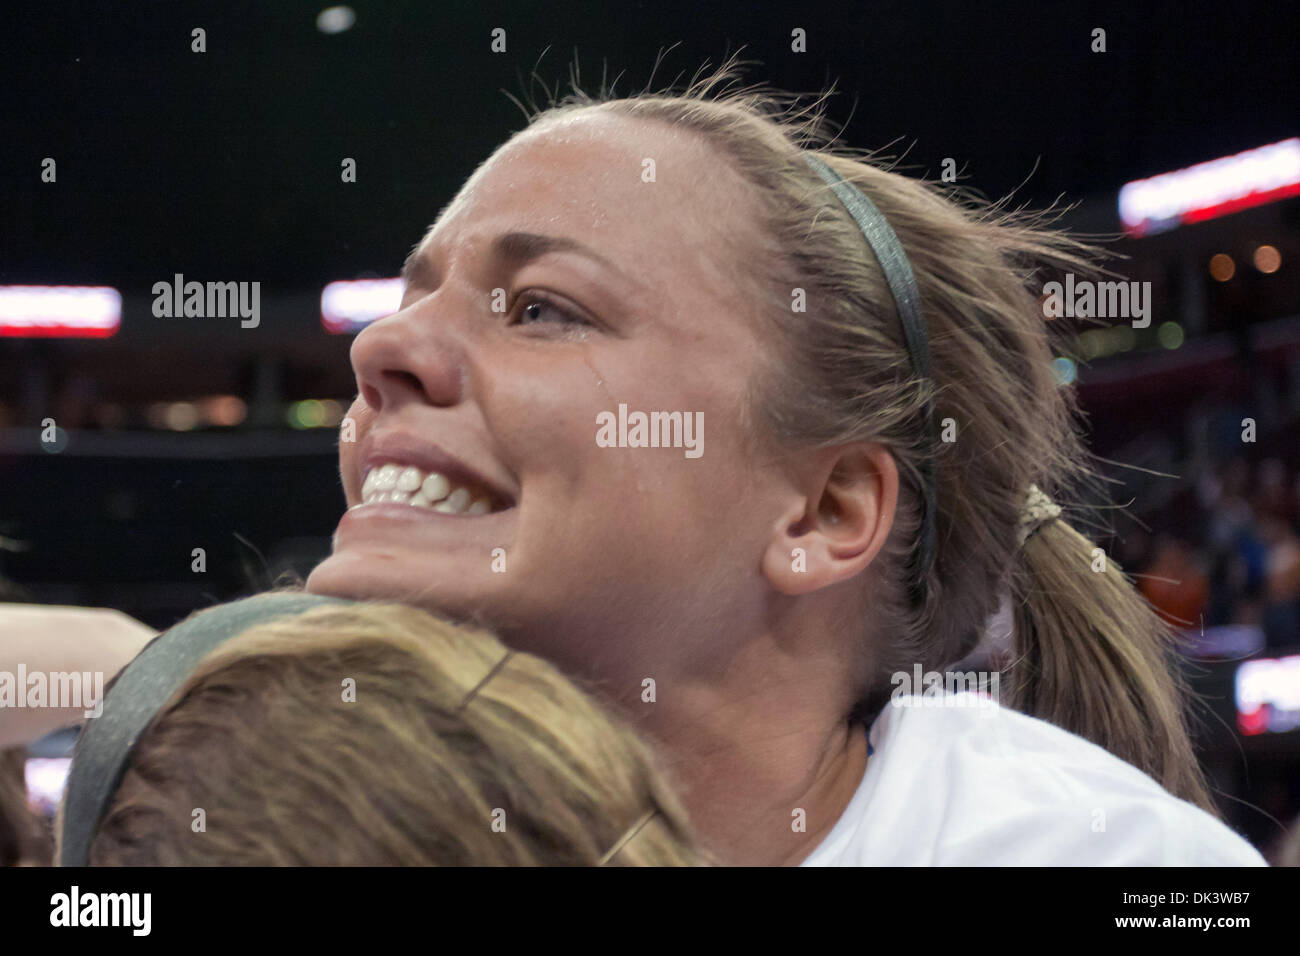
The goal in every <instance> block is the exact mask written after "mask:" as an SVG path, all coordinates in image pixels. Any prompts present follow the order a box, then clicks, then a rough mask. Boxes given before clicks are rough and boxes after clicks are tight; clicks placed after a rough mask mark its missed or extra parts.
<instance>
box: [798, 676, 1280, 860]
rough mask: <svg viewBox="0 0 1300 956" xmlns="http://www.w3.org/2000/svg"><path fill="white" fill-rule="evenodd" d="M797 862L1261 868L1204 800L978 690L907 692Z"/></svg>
mask: <svg viewBox="0 0 1300 956" xmlns="http://www.w3.org/2000/svg"><path fill="white" fill-rule="evenodd" d="M868 739H869V740H870V742H871V746H872V748H873V749H872V755H871V757H870V758H869V759H868V760H867V770H866V773H865V774H864V775H863V777H862V783H861V784H860V785H859V786H858V789H857V792H856V793H855V794H854V796H853V798H852V800H850V801H849V805H848V806H847V807H846V808H845V810H844V813H843V814H842V815H841V817H840V819H839V821H838V822H837V823H836V824H835V826H834V828H833V829H832V830H831V832H830V833H829V834H827V836H826V838H825V839H824V840H823V841H822V842H821V843H820V844H819V845H818V847H817V849H815V850H814V851H813V852H812V854H811V855H810V856H809V857H808V858H807V859H805V860H804V861H803V863H802V864H801V865H802V866H1264V865H1266V864H1265V861H1264V858H1263V857H1262V856H1260V854H1259V852H1258V851H1256V850H1255V849H1254V847H1252V846H1251V845H1250V844H1249V843H1247V842H1246V841H1245V840H1243V839H1242V838H1241V837H1240V836H1238V835H1237V834H1235V833H1234V832H1232V830H1230V829H1229V828H1228V827H1227V826H1225V825H1224V824H1223V823H1221V822H1219V821H1218V820H1216V819H1215V818H1214V817H1212V816H1210V814H1208V813H1206V812H1205V811H1203V810H1201V809H1200V808H1198V807H1196V806H1194V805H1192V804H1190V803H1188V802H1186V801H1184V800H1179V799H1178V798H1177V797H1174V796H1173V795H1172V794H1170V793H1169V792H1168V791H1167V790H1165V789H1164V788H1162V787H1161V786H1160V785H1159V784H1158V783H1156V782H1155V780H1153V779H1152V778H1151V777H1148V776H1147V775H1146V774H1144V773H1142V771H1140V770H1138V769H1137V768H1136V767H1134V766H1132V765H1130V764H1128V763H1125V762H1124V761H1123V760H1121V759H1119V758H1118V757H1116V756H1114V755H1113V754H1111V753H1109V752H1108V751H1106V750H1103V749H1102V748H1101V747H1098V746H1096V745H1095V744H1092V743H1090V742H1089V741H1087V740H1084V739H1083V738H1082V737H1078V736H1075V735H1074V734H1071V733H1069V732H1067V731H1065V730H1062V729H1061V728H1059V727H1056V726H1054V725H1053V724H1049V723H1047V722H1046V721H1043V720H1039V719H1037V718H1035V717H1028V716H1026V715H1024V714H1021V713H1018V712H1016V711H1013V710H1009V709H1007V708H1003V707H999V706H998V705H997V704H996V703H994V702H993V701H992V700H991V699H989V698H987V697H982V696H980V695H977V694H973V693H959V694H949V695H946V696H944V697H917V696H914V697H900V698H898V699H896V700H893V701H891V702H890V704H889V705H887V706H886V707H885V709H884V710H883V711H882V712H881V714H880V716H879V717H877V718H876V720H875V722H874V723H873V724H872V725H871V730H870V733H869V735H868Z"/></svg>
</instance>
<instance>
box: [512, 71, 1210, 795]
mask: <svg viewBox="0 0 1300 956" xmlns="http://www.w3.org/2000/svg"><path fill="white" fill-rule="evenodd" d="M739 67H740V63H739V62H738V61H735V59H734V58H733V59H732V60H731V61H729V62H728V63H726V64H724V65H723V66H722V67H721V68H720V69H718V70H717V71H715V72H713V73H712V74H711V75H707V76H704V77H703V78H699V77H698V76H697V78H696V79H695V80H693V81H692V82H691V83H690V84H689V86H688V88H687V89H686V90H685V91H684V92H680V93H673V92H665V93H652V92H643V93H639V94H636V95H632V96H628V97H623V98H615V97H614V96H613V95H612V93H608V92H606V91H605V90H603V89H602V91H601V92H600V93H598V94H596V95H594V96H593V95H590V94H588V93H586V92H584V91H583V90H582V89H581V88H580V86H579V81H578V79H577V77H576V75H575V76H574V78H573V81H572V83H573V88H574V92H573V93H572V94H571V95H568V96H566V97H564V98H563V99H560V100H558V101H553V102H552V104H551V105H550V106H549V107H548V108H546V109H541V110H538V109H536V108H535V107H534V109H533V111H532V113H531V114H530V128H536V127H539V126H541V125H543V124H546V123H548V122H550V121H552V120H555V119H558V118H561V117H564V116H571V115H573V114H574V113H575V112H578V111H582V112H591V113H595V114H601V115H615V116H621V117H628V118H635V119H643V120H647V121H652V122H658V123H664V124H668V125H669V126H671V127H673V128H675V129H685V130H692V131H694V132H695V133H697V134H698V135H699V136H701V137H702V138H703V139H704V140H705V141H706V142H707V143H709V144H711V145H712V147H713V148H714V149H715V150H716V152H717V153H718V155H719V157H720V158H719V161H720V162H725V163H729V164H730V165H731V166H732V167H734V169H735V170H736V171H737V172H738V173H739V174H740V175H741V176H742V177H743V178H744V179H745V180H746V182H747V183H748V184H749V187H750V196H751V198H752V201H753V204H754V208H755V209H757V210H758V216H759V217H760V221H759V222H757V223H756V224H755V225H756V230H755V233H754V235H753V237H752V238H751V240H750V241H751V242H752V243H755V244H756V248H757V250H758V251H757V252H756V253H753V254H751V255H747V256H745V257H744V263H743V265H744V268H746V269H748V270H751V271H750V273H749V275H750V280H751V286H750V288H751V289H752V290H753V294H754V295H755V296H757V297H758V305H759V307H760V309H761V311H762V313H763V314H764V315H765V316H766V317H768V318H769V319H770V323H769V324H768V326H767V330H768V333H769V334H770V337H771V340H772V343H773V345H774V348H772V349H771V350H769V359H768V363H767V367H766V368H765V369H764V370H763V372H762V374H761V375H760V377H759V379H758V380H757V381H755V382H754V383H753V387H754V402H753V405H754V407H755V408H756V409H757V410H758V411H759V412H760V413H761V418H760V419H759V421H761V422H763V423H765V424H766V426H767V427H766V428H765V429H762V431H763V433H764V434H765V436H766V440H767V441H769V442H770V443H771V444H770V447H771V448H773V449H774V450H776V451H777V452H778V453H786V454H788V453H789V451H790V450H791V449H795V450H797V449H799V448H801V447H810V446H813V447H817V446H831V445H836V444H840V443H849V442H860V441H871V442H881V443H883V444H884V445H886V446H887V447H888V448H889V449H890V450H891V451H892V454H893V455H894V458H895V460H896V461H897V463H898V467H899V472H900V476H901V482H902V488H901V489H900V495H899V506H898V512H897V515H896V518H895V525H894V528H893V531H892V533H891V536H890V539H889V541H888V543H887V546H886V549H885V551H884V553H883V555H882V557H881V559H879V560H877V562H876V563H875V564H874V565H873V570H872V572H871V573H870V575H869V581H868V582H867V585H866V586H865V587H864V590H863V601H864V605H863V606H864V614H863V616H862V636H863V641H862V647H863V648H864V651H867V650H868V649H869V651H870V655H869V657H870V660H871V665H872V666H871V673H870V676H869V678H868V679H867V680H865V681H864V685H863V686H862V687H861V695H860V699H859V705H858V707H857V708H856V711H857V715H859V716H861V715H865V714H867V713H870V712H871V711H873V710H874V709H875V708H877V707H879V706H880V705H881V703H883V701H884V700H885V699H886V698H887V697H888V694H889V685H888V679H889V675H890V673H892V672H895V671H898V670H910V669H911V667H912V666H913V665H914V664H917V663H919V664H921V665H922V666H923V667H924V668H925V669H926V670H930V669H942V668H943V667H944V666H947V665H951V664H954V663H956V662H958V661H960V660H961V659H962V658H963V657H965V656H966V655H967V654H969V653H970V652H971V651H972V650H973V648H974V647H975V646H976V644H977V643H978V642H979V640H980V638H981V636H982V633H983V628H984V625H985V622H986V621H987V620H988V619H989V618H990V617H991V615H992V614H993V613H994V611H995V610H996V609H997V605H998V601H999V596H1000V595H1001V594H1003V593H1009V594H1010V598H1011V604H1012V607H1013V614H1014V620H1015V638H1014V640H1015V649H1016V657H1015V660H1014V662H1013V663H1012V665H1011V667H1010V668H1009V674H1008V680H1007V681H1005V682H1004V683H1006V684H1008V685H1009V686H1010V688H1011V693H1010V697H1011V699H1010V701H1009V703H1010V704H1011V705H1012V706H1013V707H1016V708H1018V709H1020V710H1023V711H1024V712H1026V713H1029V714H1031V715H1034V716H1037V717H1041V718H1044V719H1046V720H1049V721H1052V722H1053V723H1056V724H1058V725H1059V726H1061V727H1064V728H1065V729H1066V730H1069V731H1072V732H1074V733H1077V734H1079V735H1081V736H1083V737H1086V738H1088V739H1089V740H1092V741H1093V742H1095V743H1097V744H1099V745H1101V746H1102V747H1105V748H1107V749H1109V750H1110V751H1112V752H1113V753H1115V754H1116V755H1118V756H1119V757H1121V758H1123V759H1124V760H1126V761H1128V762H1130V763H1132V764H1134V765H1135V766H1137V767H1139V768H1140V769H1142V770H1144V771H1145V772H1147V773H1148V774H1150V775H1151V776H1152V777H1154V778H1155V779H1156V780H1157V781H1159V782H1160V783H1161V784H1162V785H1163V786H1164V787H1165V788H1166V789H1168V790H1169V791H1170V792H1172V793H1173V794H1175V795H1176V796H1179V797H1182V798H1184V799H1186V800H1189V801H1192V802H1194V803H1196V804H1198V805H1200V806H1202V807H1204V808H1206V809H1208V810H1211V812H1213V809H1214V808H1213V804H1212V803H1211V801H1210V798H1209V796H1208V794H1207V792H1206V788H1205V783H1204V780H1203V777H1202V774H1201V771H1200V769H1199V767H1198V765H1197V763H1196V759H1195V755H1194V752H1193V749H1192V745H1191V741H1190V738H1189V735H1188V732H1187V725H1186V723H1185V715H1184V713H1183V698H1184V694H1185V689H1184V687H1183V684H1182V681H1181V678H1180V677H1179V675H1178V674H1177V672H1176V671H1175V666H1174V663H1173V661H1172V660H1171V655H1170V650H1171V643H1170V641H1171V632H1170V631H1169V629H1168V628H1167V627H1166V626H1165V625H1164V624H1163V623H1162V622H1161V621H1160V619H1159V618H1158V617H1157V615H1156V614H1155V613H1154V612H1153V611H1152V609H1151V608H1150V606H1149V605H1148V604H1147V603H1146V601H1145V600H1144V599H1143V598H1142V597H1141V596H1140V595H1139V594H1138V593H1137V592H1136V591H1135V590H1134V588H1133V587H1132V586H1131V583H1130V582H1129V581H1128V579H1127V578H1126V577H1125V576H1124V574H1123V572H1122V571H1121V569H1120V568H1119V567H1118V566H1117V565H1116V564H1115V563H1114V562H1113V561H1110V560H1109V559H1107V561H1106V565H1105V570H1104V571H1096V572H1094V570H1093V564H1094V556H1093V548H1094V545H1093V543H1092V542H1091V541H1089V540H1088V539H1087V538H1086V537H1085V536H1084V535H1082V534H1080V533H1079V532H1077V531H1076V530H1075V529H1074V528H1073V527H1071V525H1070V524H1069V523H1067V521H1066V520H1064V519H1061V520H1055V521H1052V522H1051V523H1049V524H1048V525H1046V526H1045V527H1043V528H1042V529H1040V530H1039V531H1038V533H1036V534H1034V535H1033V536H1032V537H1031V538H1030V539H1029V541H1028V542H1026V543H1025V544H1024V546H1023V547H1021V546H1020V545H1019V542H1018V535H1017V532H1018V519H1019V515H1020V512H1021V509H1022V507H1023V505H1024V503H1025V499H1026V495H1027V493H1028V490H1029V488H1030V486H1032V485H1037V486H1039V487H1040V488H1042V489H1043V490H1044V491H1045V492H1046V493H1048V494H1049V495H1051V496H1052V498H1053V499H1055V500H1057V501H1060V502H1062V503H1063V504H1065V505H1066V507H1067V514H1069V513H1074V514H1079V515H1082V514H1083V511H1082V509H1081V508H1080V507H1078V506H1077V505H1074V506H1073V507H1072V502H1074V501H1075V500H1076V499H1082V498H1084V497H1085V492H1087V493H1091V492H1092V491H1093V490H1095V488H1096V487H1097V486H1098V479H1097V476H1096V472H1095V471H1094V469H1093V468H1092V467H1091V465H1090V460H1089V456H1088V454H1087V453H1086V451H1085V449H1084V447H1083V444H1082V441H1081V439H1080V437H1079V428H1078V421H1079V418H1078V413H1077V409H1076V407H1075V404H1074V396H1073V394H1072V393H1071V392H1070V391H1069V390H1067V389H1065V388H1062V387H1061V386H1060V385H1059V383H1058V381H1057V378H1056V375H1055V373H1054V371H1053V369H1052V365H1051V363H1052V360H1053V357H1054V356H1053V350H1052V347H1051V343H1050V342H1049V331H1050V330H1049V327H1048V326H1049V323H1048V322H1046V321H1045V320H1044V318H1043V315H1042V311H1041V308H1040V307H1039V305H1038V297H1037V292H1036V290H1035V281H1036V280H1037V279H1039V278H1041V277H1042V276H1043V275H1044V274H1045V273H1059V272H1063V271H1070V270H1072V271H1075V272H1076V273H1083V274H1089V273H1092V274H1095V273H1096V272H1097V271H1098V267H1097V266H1096V265H1095V264H1094V263H1095V261H1096V260H1097V258H1098V257H1099V255H1100V253H1099V252H1098V250H1095V249H1093V248H1091V247H1089V246H1087V245H1085V244H1083V243H1080V242H1078V241H1076V240H1074V239H1072V238H1070V237H1068V236H1067V235H1065V234H1064V233H1062V232H1058V231H1056V230H1054V229H1052V228H1050V221H1049V220H1048V219H1046V218H1045V217H1043V216H1041V215H1040V216H1032V215H1029V214H1024V213H1011V212H1008V211H1006V210H1005V209H1004V208H1003V204H1002V203H997V204H988V203H986V202H983V201H980V200H978V199H976V198H975V197H973V196H971V195H968V194H966V193H965V192H962V191H960V190H953V191H950V192H946V191H944V190H943V189H942V188H940V187H939V186H937V185H935V184H932V183H928V182H924V181H921V180H918V179H913V178H909V177H906V176H903V175H900V174H898V173H895V172H893V171H891V170H890V169H888V168H886V166H885V164H883V163H881V162H878V161H877V160H876V159H875V158H874V157H873V156H871V155H870V154H868V153H865V152H860V151H858V152H855V151H851V150H848V149H846V148H843V147H837V146H835V145H834V137H833V135H832V132H831V130H830V128H829V124H828V123H827V121H826V118H825V115H824V104H825V99H826V98H825V96H822V97H821V98H819V99H818V101H816V102H814V103H813V104H812V105H811V106H799V105H798V100H797V98H795V97H790V96H788V95H787V94H778V93H774V92H771V91H769V90H766V89H765V88H763V87H762V86H761V85H754V86H748V87H739V88H737V87H736V86H735V83H736V80H737V78H738V75H739ZM810 151H811V152H813V153H814V154H815V155H816V156H818V157H820V158H821V159H822V160H823V161H824V162H826V163H827V164H829V165H830V166H831V168H832V169H834V170H835V172H837V173H838V174H839V175H840V176H842V177H843V178H844V179H845V180H847V181H849V182H850V183H852V184H853V185H855V186H856V187H857V188H858V189H860V190H861V191H862V192H863V193H865V194H866V195H867V197H868V198H870V199H871V201H872V202H873V203H874V204H875V205H876V206H877V207H878V208H879V210H880V211H881V212H882V213H883V214H884V216H885V218H886V219H887V220H888V222H889V224H890V225H891V226H892V227H893V230H894V232H895V233H896V234H897V235H898V238H899V240H900V241H901V243H902V245H903V247H904V249H905V250H906V254H907V256H908V258H909V259H910V260H911V265H912V269H913V271H914V272H915V275H916V282H917V285H918V287H919V291H920V299H921V307H922V311H923V315H924V320H925V324H926V326H927V329H928V333H929V340H930V349H931V355H932V367H933V372H932V378H933V380H932V383H925V382H920V381H918V380H917V379H916V378H915V377H914V375H913V373H912V366H911V362H910V360H909V356H908V352H907V350H906V346H905V342H904V338H903V332H902V328H901V325H900V321H899V317H898V314H897V312H896V309H895V305H894V301H893V298H892V296H891V294H890V291H889V288H888V286H887V285H886V283H885V281H884V277H883V275H882V273H881V270H880V267H879V264H878V262H877V261H876V259H875V258H874V256H873V255H872V253H871V252H870V250H869V248H868V246H867V244H866V243H865V242H864V240H863V235H862V233H861V232H860V231H859V229H858V227H857V225H856V224H855V222H854V221H853V219H852V218H851V217H850V215H849V214H848V212H847V211H846V210H845V209H844V207H843V206H842V205H841V203H840V202H839V200H838V199H837V198H836V196H835V195H834V194H833V193H832V192H831V191H830V189H829V188H828V187H827V186H826V185H825V184H824V183H823V182H822V181H821V180H820V179H819V178H818V176H817V174H816V173H815V172H813V171H812V170H811V169H810V168H809V165H808V163H807V162H806V161H805V159H804V156H805V154H806V153H808V152H810ZM751 252H753V250H751ZM794 289H803V290H805V292H806V301H807V311H806V312H805V313H795V312H793V311H792V309H791V295H792V291H793V290H794ZM1053 324H1054V325H1055V326H1057V327H1060V326H1061V322H1060V321H1057V322H1055V323H1053ZM1062 331H1063V330H1062ZM778 356H779V357H778ZM930 384H932V385H933V392H932V395H933V400H934V402H935V405H936V416H935V417H936V419H937V420H939V421H940V422H942V421H944V420H945V419H951V423H950V425H951V426H952V427H955V431H956V440H955V441H950V442H942V441H939V436H937V435H934V434H930V433H929V431H928V429H926V428H925V427H923V425H922V420H923V416H922V411H923V408H924V403H925V400H926V396H927V387H928V386H929V385H930ZM926 465H928V466H929V467H931V468H932V469H933V473H934V474H935V475H936V476H937V479H936V480H937V499H938V513H937V515H936V516H935V519H936V530H937V534H936V542H937V550H936V557H935V560H934V562H933V564H932V566H931V567H930V569H929V571H928V572H927V573H926V574H925V576H924V578H922V579H921V580H919V581H917V580H914V575H915V570H914V569H915V568H916V567H917V566H918V565H919V561H917V556H916V554H915V551H916V549H917V547H918V538H919V535H918V529H919V527H920V507H921V502H922V492H921V485H920V481H921V480H922V479H921V475H922V474H923V471H924V466H926ZM916 584H919V585H920V588H919V591H920V593H921V594H922V595H923V598H922V599H921V600H919V601H917V600H914V599H912V598H911V597H910V596H909V594H910V592H911V590H912V586H913V585H916ZM868 601H869V602H870V603H869V604H867V602H868ZM868 606H869V607H870V609H871V610H870V614H866V613H865V608H866V607H868Z"/></svg>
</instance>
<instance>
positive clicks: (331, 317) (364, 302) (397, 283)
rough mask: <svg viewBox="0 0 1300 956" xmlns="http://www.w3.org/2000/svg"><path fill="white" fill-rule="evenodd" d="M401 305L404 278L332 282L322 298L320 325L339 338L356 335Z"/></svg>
mask: <svg viewBox="0 0 1300 956" xmlns="http://www.w3.org/2000/svg"><path fill="white" fill-rule="evenodd" d="M401 306H402V280H401V279H355V280H349V281H341V282H331V283H330V284H329V285H327V286H326V287H325V290H324V291H323V292H322V293H321V296H320V318H321V324H322V325H324V326H325V331H327V332H332V333H334V334H336V335H342V334H345V333H348V332H357V331H359V330H361V329H363V328H365V327H366V326H367V325H369V324H370V323H371V322H374V321H376V320H378V319H382V318H384V317H385V316H388V315H392V314H393V313H394V312H396V311H397V310H398V309H400V308H401Z"/></svg>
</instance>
